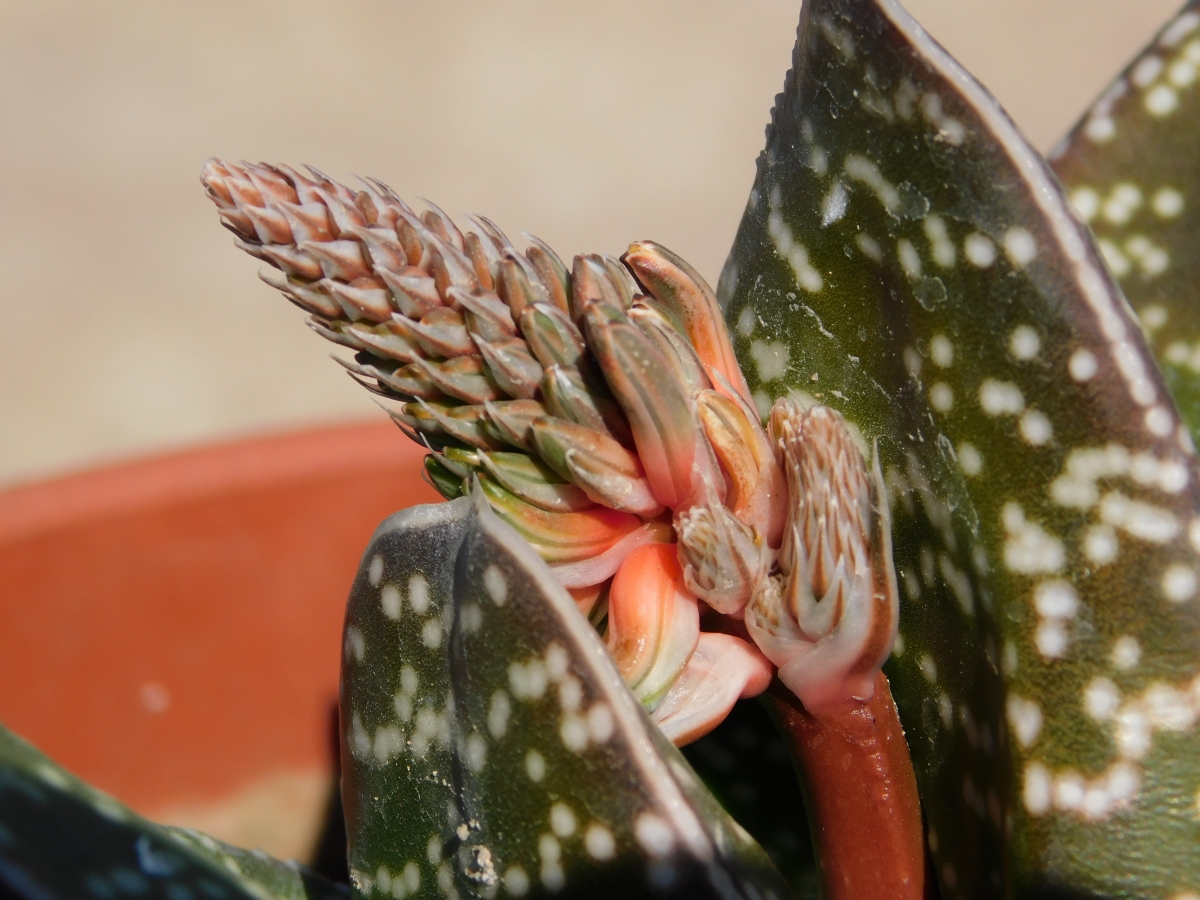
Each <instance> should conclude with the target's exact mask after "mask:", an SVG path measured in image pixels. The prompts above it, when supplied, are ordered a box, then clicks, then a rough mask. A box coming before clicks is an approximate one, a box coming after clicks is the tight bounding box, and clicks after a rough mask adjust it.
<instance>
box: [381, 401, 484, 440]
mask: <svg viewBox="0 0 1200 900" xmlns="http://www.w3.org/2000/svg"><path fill="white" fill-rule="evenodd" d="M413 407H414V404H412V403H406V404H405V406H404V412H405V414H406V415H408V416H411V417H412V418H414V419H416V420H417V422H418V423H419V424H418V425H417V429H418V430H419V431H428V426H427V425H426V422H428V421H429V420H430V419H432V420H433V422H434V423H435V424H436V425H437V432H435V433H440V434H444V435H449V436H450V437H452V438H454V439H455V440H457V441H461V442H462V443H464V444H466V445H467V446H468V447H475V448H476V449H479V450H503V449H504V447H505V441H504V440H503V439H502V438H501V437H500V436H499V435H498V434H497V433H496V431H495V429H494V428H493V427H492V425H491V422H490V421H488V418H487V412H486V410H485V408H484V407H482V406H446V405H444V404H441V403H427V402H426V401H424V400H417V403H416V409H414V408H413ZM418 411H419V413H420V415H418Z"/></svg>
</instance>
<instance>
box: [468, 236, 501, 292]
mask: <svg viewBox="0 0 1200 900" xmlns="http://www.w3.org/2000/svg"><path fill="white" fill-rule="evenodd" d="M490 243H491V242H490V241H488V242H486V243H485V242H484V241H483V239H482V238H480V237H479V235H477V234H475V232H473V231H472V232H470V233H468V234H467V235H466V236H465V237H464V238H463V253H465V254H466V255H467V257H468V258H469V259H470V260H471V265H472V266H473V267H474V270H475V280H476V281H478V282H479V286H480V288H482V289H483V290H485V291H494V290H495V289H496V280H495V277H494V276H493V275H492V265H493V254H492V253H489V249H490ZM495 264H496V265H499V258H498V257H496V258H495Z"/></svg>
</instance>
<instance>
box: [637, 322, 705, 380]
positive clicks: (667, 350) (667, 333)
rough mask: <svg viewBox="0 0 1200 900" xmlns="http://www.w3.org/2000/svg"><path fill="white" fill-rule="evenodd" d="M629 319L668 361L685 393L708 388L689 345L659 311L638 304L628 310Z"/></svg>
mask: <svg viewBox="0 0 1200 900" xmlns="http://www.w3.org/2000/svg"><path fill="white" fill-rule="evenodd" d="M629 318H630V319H632V320H633V322H634V324H635V325H637V326H638V328H640V329H642V331H643V332H644V333H645V335H646V337H648V338H650V341H651V343H653V344H654V346H655V347H657V348H658V350H659V352H660V353H662V355H663V356H664V357H665V358H666V359H667V360H669V361H670V363H671V365H672V366H673V367H674V369H675V377H676V378H678V379H679V381H681V382H682V383H683V384H684V386H685V387H686V388H687V389H688V390H689V391H691V392H692V393H695V392H696V391H701V390H705V389H707V388H711V387H712V382H711V381H709V378H708V374H707V373H706V372H705V371H704V363H702V362H701V361H700V357H699V356H697V355H696V351H695V349H694V348H693V347H692V344H691V342H690V341H689V340H688V339H687V337H686V336H685V335H684V334H683V333H682V332H681V331H679V330H678V329H677V328H676V327H675V326H674V324H673V323H672V322H671V321H670V320H669V319H668V318H667V317H666V315H665V314H664V313H663V312H662V311H661V310H660V309H658V308H657V307H656V306H653V305H651V304H649V303H642V302H638V303H635V304H634V305H633V306H632V307H631V308H630V310H629Z"/></svg>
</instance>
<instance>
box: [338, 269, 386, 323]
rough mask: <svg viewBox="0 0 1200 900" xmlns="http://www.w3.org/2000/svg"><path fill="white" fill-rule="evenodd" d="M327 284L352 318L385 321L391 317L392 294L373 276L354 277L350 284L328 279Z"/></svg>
mask: <svg viewBox="0 0 1200 900" xmlns="http://www.w3.org/2000/svg"><path fill="white" fill-rule="evenodd" d="M327 285H328V290H329V293H330V295H331V296H332V297H333V299H334V300H336V301H337V302H338V303H339V304H340V305H341V307H342V309H344V310H345V311H346V315H347V316H348V317H349V318H351V319H353V320H359V319H366V320H367V321H368V322H386V321H387V320H388V319H390V318H391V317H392V312H393V308H392V295H391V293H390V292H389V291H388V289H387V288H386V287H385V286H384V284H383V283H382V282H380V281H377V280H376V279H374V278H356V279H355V280H354V282H353V283H352V284H342V283H341V282H340V281H334V280H332V279H330V280H329V281H328V282H327Z"/></svg>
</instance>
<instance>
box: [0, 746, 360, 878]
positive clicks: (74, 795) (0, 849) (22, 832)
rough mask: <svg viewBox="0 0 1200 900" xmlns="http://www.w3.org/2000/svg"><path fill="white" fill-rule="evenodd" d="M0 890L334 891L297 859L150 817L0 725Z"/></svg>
mask: <svg viewBox="0 0 1200 900" xmlns="http://www.w3.org/2000/svg"><path fill="white" fill-rule="evenodd" d="M0 895H2V896H4V897H13V898H21V900H77V898H80V897H91V898H95V900H115V898H117V897H123V896H124V897H145V898H147V900H152V898H164V900H191V898H206V900H241V898H246V900H249V898H256V900H306V898H307V900H334V898H347V897H349V891H348V890H347V889H346V888H345V887H344V886H342V885H335V884H333V883H332V882H328V881H326V880H325V879H323V878H321V877H320V876H318V875H316V874H314V873H312V872H310V871H308V870H307V869H305V868H303V867H302V866H298V865H296V864H295V863H283V862H280V861H279V860H276V859H272V858H271V857H269V856H267V855H266V854H265V853H263V852H262V851H261V850H260V851H255V852H253V853H251V852H248V851H246V850H241V849H238V848H236V847H230V846H229V845H228V844H223V843H221V842H220V841H217V840H214V839H213V838H210V837H209V836H208V835H205V834H200V833H199V832H195V831H185V830H183V829H179V828H170V827H166V826H162V825H156V824H154V823H153V822H147V821H146V820H145V819H143V818H141V817H140V816H138V815H137V814H136V813H135V812H133V811H132V810H130V809H128V808H126V807H125V806H123V805H122V804H121V803H119V802H117V801H116V800H114V799H113V798H112V797H109V796H108V795H107V794H103V793H101V792H100V791H97V790H96V789H95V788H92V787H90V786H89V785H87V784H85V783H84V782H82V781H80V780H79V779H77V778H75V777H74V776H73V775H71V774H70V773H69V772H66V771H64V770H63V769H61V768H60V767H58V766H57V765H55V764H54V763H53V762H51V761H50V760H49V759H47V758H46V757H45V756H43V755H42V754H41V753H39V752H38V751H37V750H36V749H34V748H33V747H32V746H30V745H29V744H27V743H25V742H24V741H22V740H21V739H20V738H18V737H16V735H14V734H13V733H12V732H10V731H8V730H7V729H6V728H4V727H3V726H0Z"/></svg>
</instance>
